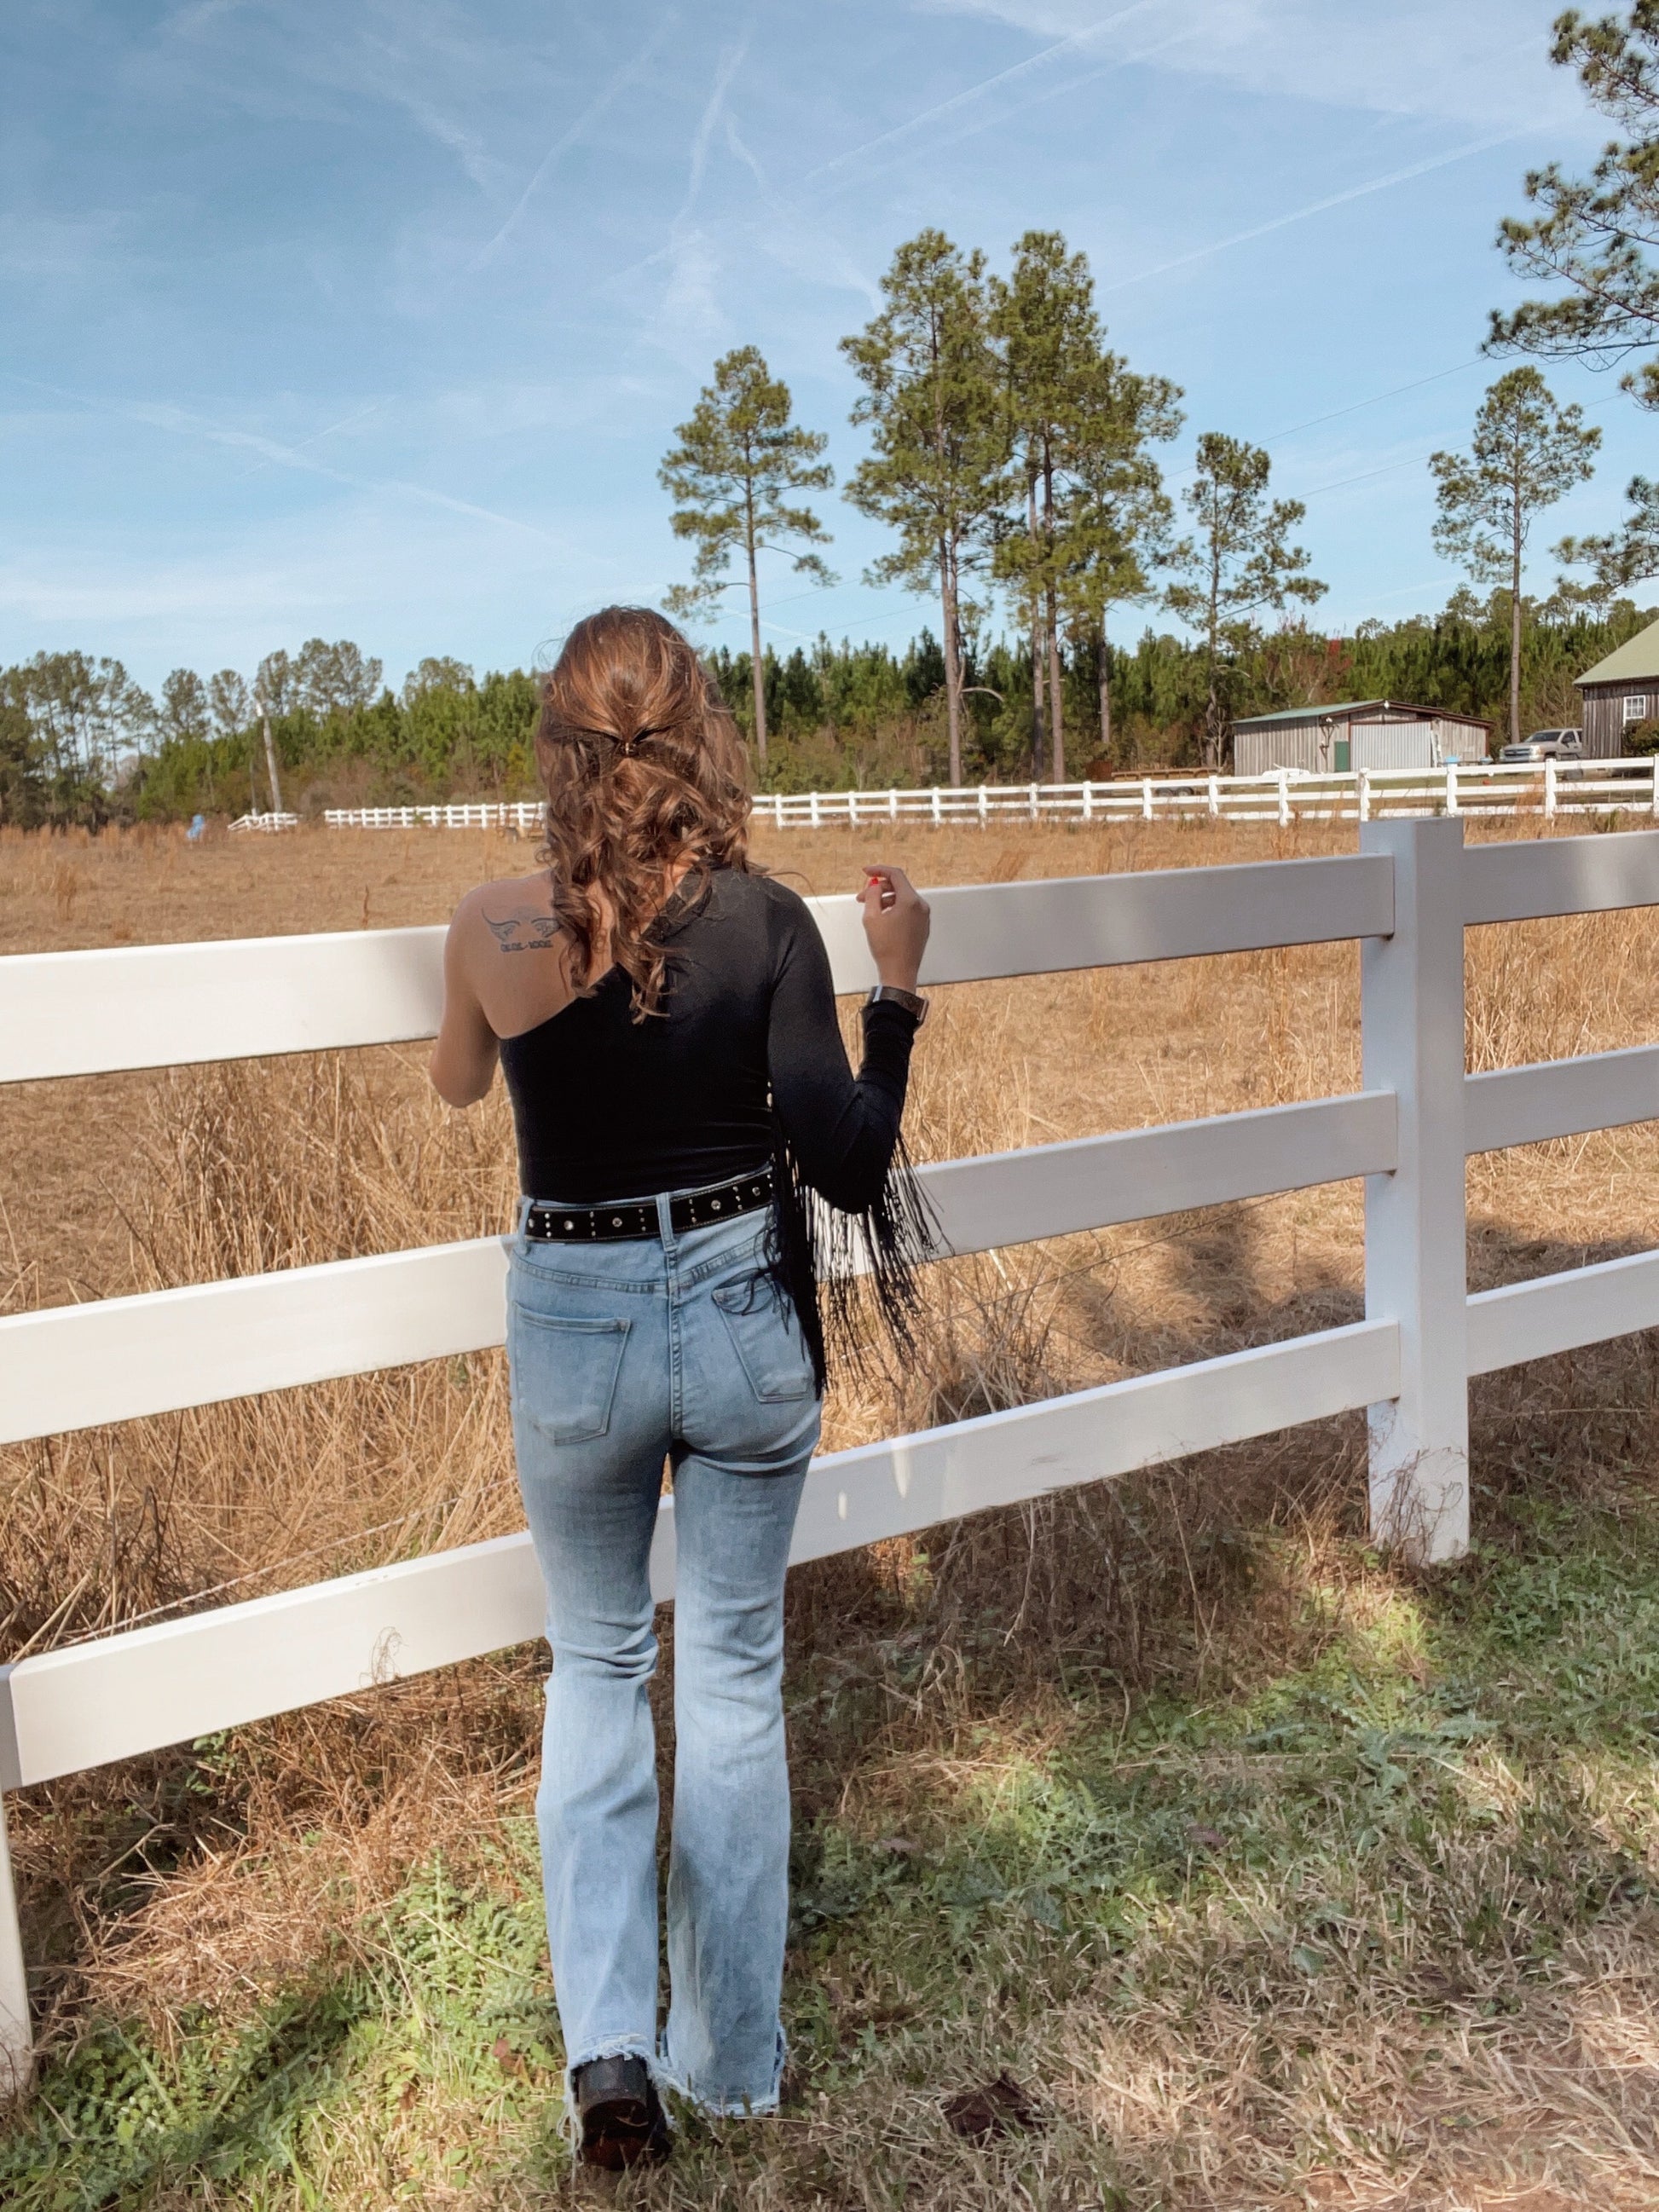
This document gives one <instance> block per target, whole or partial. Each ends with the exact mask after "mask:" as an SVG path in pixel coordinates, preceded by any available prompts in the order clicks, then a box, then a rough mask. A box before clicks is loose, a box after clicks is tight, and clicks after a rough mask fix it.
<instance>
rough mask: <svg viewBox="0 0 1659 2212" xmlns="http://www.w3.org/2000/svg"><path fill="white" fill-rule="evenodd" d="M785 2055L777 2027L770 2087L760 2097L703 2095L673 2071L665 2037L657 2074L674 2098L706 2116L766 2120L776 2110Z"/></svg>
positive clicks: (659, 2053) (710, 2117) (785, 2044)
mask: <svg viewBox="0 0 1659 2212" xmlns="http://www.w3.org/2000/svg"><path fill="white" fill-rule="evenodd" d="M788 2057H789V2045H788V2044H787V2042H786V2041H785V2039H784V2033H783V2030H782V2029H781V2028H780V2029H779V2030H778V2048H777V2056H776V2057H775V2059H774V2060H773V2063H772V2086H771V2087H770V2088H769V2089H768V2090H767V2091H766V2093H765V2094H764V2095H763V2096H759V2097H749V2096H744V2095H742V2094H738V2095H735V2096H733V2095H729V2094H725V2093H721V2094H718V2095H715V2096H706V2095H705V2094H703V2093H702V2091H700V2090H698V2089H695V2088H693V2087H692V2086H691V2084H690V2082H689V2081H686V2080H685V2079H684V2076H683V2075H679V2074H678V2073H676V2071H675V2070H674V2068H673V2065H672V2064H671V2062H670V2059H669V2057H668V2041H667V2038H666V2037H664V2039H663V2041H662V2044H661V2046H660V2047H659V2050H658V2052H657V2063H656V2076H657V2081H658V2082H659V2086H660V2087H663V2088H665V2089H671V2090H672V2091H673V2093H674V2094H675V2095H676V2096H677V2097H678V2098H680V2099H681V2100H683V2101H684V2103H685V2104H687V2105H689V2106H690V2107H691V2109H692V2110H693V2112H700V2113H701V2114H702V2116H703V2118H705V2119H710V2120H763V2119H769V2118H772V2117H773V2115H775V2113H776V2112H777V2110H778V2105H779V2098H780V2093H781V2089H782V2086H783V2069H784V2066H785V2063H786V2062H787V2059H788Z"/></svg>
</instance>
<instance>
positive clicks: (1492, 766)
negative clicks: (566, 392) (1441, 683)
mask: <svg viewBox="0 0 1659 2212" xmlns="http://www.w3.org/2000/svg"><path fill="white" fill-rule="evenodd" d="M1429 814H1495V815H1504V816H1516V815H1519V816H1528V815H1535V816H1537V817H1539V818H1540V819H1541V820H1542V821H1546V822H1553V820H1554V819H1555V817H1557V816H1558V815H1561V814H1644V815H1648V816H1650V817H1653V818H1655V819H1659V766H1656V760H1653V759H1649V760H1628V761H1584V762H1578V761H1567V762H1562V763H1556V762H1554V761H1542V762H1536V763H1534V762H1509V761H1476V762H1470V761H1464V762H1461V763H1460V762H1455V761H1453V762H1449V763H1447V764H1446V766H1445V767H1443V768H1436V769H1358V770H1357V771H1355V772H1354V773H1352V774H1344V775H1307V774H1305V773H1304V772H1303V771H1302V770H1300V769H1278V770H1276V771H1275V772H1274V773H1273V775H1268V776H1259V775H1248V776H1247V775H1163V776H1154V775H1149V776H1138V777H1133V778H1128V777H1121V778H1115V779H1114V780H1113V781H1111V782H1110V783H1013V784H1008V783H978V784H964V785H959V786H951V787H947V786H945V785H942V784H934V785H928V786H925V787H921V788H920V789H918V790H915V791H787V792H785V791H763V792H757V793H756V796H755V816H756V819H757V821H761V822H768V823H771V824H772V826H773V827H774V828H775V829H834V828H841V827H844V828H848V829H860V828H863V829H879V828H880V826H881V825H882V823H884V822H925V823H931V824H932V825H933V827H934V828H935V829H944V828H945V826H946V825H947V824H948V823H968V824H969V825H970V826H971V825H975V824H977V825H978V826H979V827H980V828H981V829H988V828H989V827H990V826H991V824H992V823H1007V822H1190V821H1199V820H1203V819H1205V818H1206V817H1208V818H1209V819H1210V820H1212V821H1218V822H1277V823H1282V824H1284V825H1285V826H1287V827H1288V825H1289V824H1290V823H1292V822H1380V821H1383V820H1387V819H1389V818H1390V817H1401V816H1404V817H1417V816H1420V815H1429ZM294 819H295V817H293V816H292V815H279V816H274V817H273V816H271V815H245V816H244V817H243V818H242V819H241V821H240V822H235V823H232V824H231V827H232V828H233V829H266V828H283V827H287V826H288V825H289V823H292V822H293V821H294ZM323 819H324V821H325V823H328V825H329V827H330V828H331V829H511V830H514V831H516V832H517V834H518V835H519V836H534V835H536V834H537V833H538V831H539V830H540V829H541V827H542V823H543V820H544V814H543V809H542V807H541V806H540V805H539V804H538V803H536V802H534V801H524V800H520V801H517V802H513V803H512V804H495V803H494V802H491V803H489V804H475V805H466V806H352V807H331V808H330V809H329V810H328V811H327V812H326V813H325V815H324V817H323Z"/></svg>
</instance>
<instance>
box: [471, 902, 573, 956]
mask: <svg viewBox="0 0 1659 2212" xmlns="http://www.w3.org/2000/svg"><path fill="white" fill-rule="evenodd" d="M484 921H485V922H486V924H487V925H488V927H489V933H490V935H491V936H492V937H493V938H494V939H495V942H496V944H497V945H499V946H500V947H501V951H503V952H553V951H557V949H558V945H559V923H558V918H557V916H556V915H550V914H538V913H536V912H535V910H534V909H533V908H531V907H520V908H517V909H516V910H515V911H514V912H513V913H512V914H509V915H506V916H505V917H504V918H503V919H502V920H501V921H495V919H494V917H493V916H492V915H484Z"/></svg>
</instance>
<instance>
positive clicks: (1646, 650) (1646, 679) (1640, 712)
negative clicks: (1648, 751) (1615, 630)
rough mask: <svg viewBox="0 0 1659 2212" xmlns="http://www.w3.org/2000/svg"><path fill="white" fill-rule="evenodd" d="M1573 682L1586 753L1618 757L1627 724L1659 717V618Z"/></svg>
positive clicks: (1595, 755)
mask: <svg viewBox="0 0 1659 2212" xmlns="http://www.w3.org/2000/svg"><path fill="white" fill-rule="evenodd" d="M1573 687H1574V689H1575V690H1577V694H1578V696H1579V698H1580V699H1581V700H1582V701H1583V709H1582V711H1583V723H1584V751H1585V754H1586V756H1587V757H1590V758H1594V759H1595V760H1617V759H1618V757H1619V756H1620V753H1622V752H1623V751H1624V750H1625V732H1626V730H1628V729H1632V728H1633V727H1634V726H1635V725H1636V724H1637V723H1638V722H1650V721H1654V720H1659V622H1651V623H1649V624H1648V626H1647V628H1646V629H1644V630H1638V632H1637V634H1636V635H1635V636H1634V637H1632V638H1631V639H1629V640H1627V641H1626V643H1625V644H1623V645H1621V646H1620V647H1619V649H1618V651H1617V652H1616V653H1609V654H1608V655H1607V659H1605V660H1598V661H1597V662H1596V664H1595V667H1594V668H1587V669H1586V670H1585V671H1584V673H1583V675H1582V676H1577V677H1575V678H1573Z"/></svg>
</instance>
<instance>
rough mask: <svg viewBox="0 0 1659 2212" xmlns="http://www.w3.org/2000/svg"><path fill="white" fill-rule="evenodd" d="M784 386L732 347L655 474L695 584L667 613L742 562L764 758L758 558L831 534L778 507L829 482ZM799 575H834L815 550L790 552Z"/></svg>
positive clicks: (682, 611) (704, 595)
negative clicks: (689, 551) (690, 557)
mask: <svg viewBox="0 0 1659 2212" xmlns="http://www.w3.org/2000/svg"><path fill="white" fill-rule="evenodd" d="M792 412H793V402H792V400H791V398H790V395H789V387H788V386H787V384H785V383H784V382H782V380H781V379H780V378H777V377H775V376H774V375H773V374H772V372H771V371H770V369H769V368H768V367H767V365H766V363H765V362H764V360H763V358H762V356H761V355H760V353H759V352H758V350H757V349H756V348H755V347H754V346H739V347H738V349H737V350H736V351H735V352H732V353H728V354H726V355H725V356H723V357H722V358H721V359H720V360H719V361H717V362H715V363H714V382H713V384H711V385H705V386H704V387H703V389H702V392H701V393H700V394H699V395H698V398H697V404H696V408H695V409H694V410H692V414H691V417H690V421H689V422H682V423H681V424H680V425H679V428H678V429H677V430H676V431H675V433H674V435H675V436H676V437H677V438H678V440H679V443H678V445H677V446H676V447H674V449H673V450H672V452H671V453H669V454H667V455H666V457H665V459H664V461H663V464H662V466H661V467H660V468H659V470H658V471H657V476H658V480H659V483H661V485H662V487H663V489H664V490H665V491H666V492H668V493H670V494H671V495H672V497H673V498H674V499H676V500H677V501H678V502H679V504H678V506H677V507H675V509H674V512H673V513H672V514H671V516H670V518H669V521H670V526H671V528H672V530H673V532H674V535H675V537H676V538H689V539H690V542H691V543H692V544H694V545H695V546H696V558H695V560H694V561H693V562H692V568H691V573H692V576H693V578H694V581H693V582H692V583H691V584H690V585H689V586H685V585H681V586H676V588H675V589H674V590H672V591H671V592H669V593H668V594H667V598H666V600H665V605H667V607H668V610H669V611H670V612H671V614H678V615H683V616H685V615H696V614H697V613H699V612H702V611H705V610H706V609H707V608H708V607H709V606H710V605H712V604H713V602H714V599H715V597H716V596H717V594H718V593H719V592H721V591H723V590H725V589H726V588H727V586H726V585H725V584H724V583H722V582H721V581H720V579H721V578H722V577H724V575H725V574H726V568H728V567H729V566H730V563H731V560H732V555H733V554H734V553H736V552H741V553H742V555H743V556H744V566H745V569H746V573H747V579H748V585H749V634H750V665H751V667H752V669H753V674H754V696H755V750H756V752H757V755H758V757H759V758H760V759H761V760H762V762H764V761H765V758H766V690H765V684H764V682H763V675H762V666H761V641H760V585H759V580H758V576H757V563H756V556H757V554H758V553H759V552H760V551H761V550H763V548H764V549H765V550H769V551H774V552H775V551H779V550H782V548H783V547H784V545H785V544H787V543H788V542H790V541H794V542H798V543H799V542H805V544H807V545H808V546H812V545H827V544H829V534H828V532H826V531H825V530H824V528H823V525H822V523H820V522H819V520H818V518H817V515H816V514H814V513H812V511H811V508H810V507H788V506H786V505H785V503H784V502H785V500H786V498H787V495H789V494H791V493H793V492H802V491H825V490H827V489H829V486H830V485H831V484H832V483H834V482H835V477H834V473H833V471H831V470H830V468H829V465H828V463H826V462H823V461H821V460H820V459H819V458H818V457H819V455H820V454H821V453H823V449H824V447H826V446H827V445H828V444H829V439H828V438H827V437H826V436H825V435H823V432H822V431H819V430H804V429H802V428H800V427H799V424H798V423H795V422H792V421H791V419H790V417H791V415H792ZM793 559H794V568H795V573H796V574H797V575H808V576H811V577H813V578H815V579H816V580H817V582H819V583H821V584H831V583H833V582H834V581H835V578H834V577H833V576H832V575H831V574H830V573H829V569H828V568H825V566H824V564H823V561H822V560H821V559H820V558H819V556H817V554H816V553H813V552H810V551H809V552H805V553H797V554H796V555H795V556H793Z"/></svg>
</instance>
